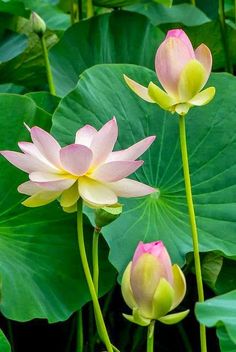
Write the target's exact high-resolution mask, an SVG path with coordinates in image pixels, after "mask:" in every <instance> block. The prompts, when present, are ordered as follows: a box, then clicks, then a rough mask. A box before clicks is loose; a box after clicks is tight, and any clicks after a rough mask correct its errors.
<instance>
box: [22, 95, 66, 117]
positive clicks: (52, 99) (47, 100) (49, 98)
mask: <svg viewBox="0 0 236 352" xmlns="http://www.w3.org/2000/svg"><path fill="white" fill-rule="evenodd" d="M26 96H28V97H30V98H31V99H32V100H33V101H34V102H35V104H36V105H37V106H38V107H40V108H41V109H43V110H45V111H47V112H48V113H49V114H53V112H54V111H55V109H56V107H57V106H58V104H59V102H60V98H58V97H56V96H55V95H52V94H50V93H49V92H31V93H27V94H26Z"/></svg>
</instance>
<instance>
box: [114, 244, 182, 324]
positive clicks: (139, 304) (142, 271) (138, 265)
mask: <svg viewBox="0 0 236 352" xmlns="http://www.w3.org/2000/svg"><path fill="white" fill-rule="evenodd" d="M121 288H122V294H123V297H124V299H125V301H126V303H127V304H128V305H129V307H130V308H132V309H133V316H132V319H131V318H128V319H129V320H132V321H134V322H136V323H138V324H140V325H142V324H143V321H145V322H147V321H151V320H153V319H158V320H160V319H163V318H164V317H165V315H166V314H167V313H168V312H169V311H170V310H172V309H174V308H175V307H176V306H177V305H178V304H179V303H180V302H181V301H182V299H183V297H184V295H185V291H186V283H185V278H184V275H183V273H182V271H181V270H180V268H179V267H178V266H177V265H173V266H172V265H171V260H170V257H169V254H168V252H167V250H166V248H165V246H164V244H163V243H162V242H161V241H157V242H151V243H146V244H144V243H143V242H140V243H139V244H138V246H137V248H136V251H135V253H134V256H133V260H132V262H131V263H129V265H128V266H127V268H126V270H125V272H124V275H123V279H122V285H121ZM127 317H129V316H126V318H127ZM175 318H176V317H175ZM143 319H144V320H143ZM168 320H169V319H168ZM175 320H176V319H175ZM140 321H141V322H142V324H141V323H140ZM145 324H146V323H145Z"/></svg>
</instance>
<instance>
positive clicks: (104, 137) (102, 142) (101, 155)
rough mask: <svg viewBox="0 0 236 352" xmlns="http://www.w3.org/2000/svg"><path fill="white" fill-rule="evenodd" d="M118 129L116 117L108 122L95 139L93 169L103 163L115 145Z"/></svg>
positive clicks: (93, 144) (92, 146)
mask: <svg viewBox="0 0 236 352" xmlns="http://www.w3.org/2000/svg"><path fill="white" fill-rule="evenodd" d="M117 137H118V128H117V123H116V119H115V117H113V119H112V120H110V121H108V122H107V123H106V124H105V125H104V126H103V127H102V128H101V129H100V130H99V131H98V132H97V133H96V134H95V135H94V137H93V140H92V143H91V146H90V148H91V150H92V152H93V162H92V165H93V167H95V166H98V165H99V164H101V163H103V162H104V161H105V160H106V159H107V157H108V156H109V154H110V153H111V152H112V149H113V147H114V145H115V142H116V140H117Z"/></svg>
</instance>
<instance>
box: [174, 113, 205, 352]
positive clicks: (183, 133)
mask: <svg viewBox="0 0 236 352" xmlns="http://www.w3.org/2000/svg"><path fill="white" fill-rule="evenodd" d="M179 133H180V146H181V154H182V162H183V172H184V182H185V190H186V199H187V204H188V212H189V220H190V226H191V231H192V240H193V254H194V263H195V271H196V280H197V292H198V300H199V302H204V291H203V283H202V272H201V262H200V254H199V245H198V233H197V225H196V218H195V212H194V206H193V198H192V188H191V180H190V173H189V162H188V150H187V140H186V128H185V116H181V115H179ZM200 342H201V352H207V343H206V328H205V326H204V325H202V324H200Z"/></svg>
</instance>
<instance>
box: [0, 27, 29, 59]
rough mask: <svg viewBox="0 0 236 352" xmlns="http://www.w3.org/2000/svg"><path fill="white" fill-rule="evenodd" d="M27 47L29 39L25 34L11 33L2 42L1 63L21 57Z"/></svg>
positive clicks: (0, 46) (0, 45)
mask: <svg viewBox="0 0 236 352" xmlns="http://www.w3.org/2000/svg"><path fill="white" fill-rule="evenodd" d="M26 47H27V37H26V36H25V35H23V34H17V33H10V34H8V35H6V36H4V39H3V40H1V41H0V63H2V62H6V61H9V60H11V59H13V58H14V57H16V56H18V55H20V54H21V53H22V52H23V51H24V50H25V49H26Z"/></svg>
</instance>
